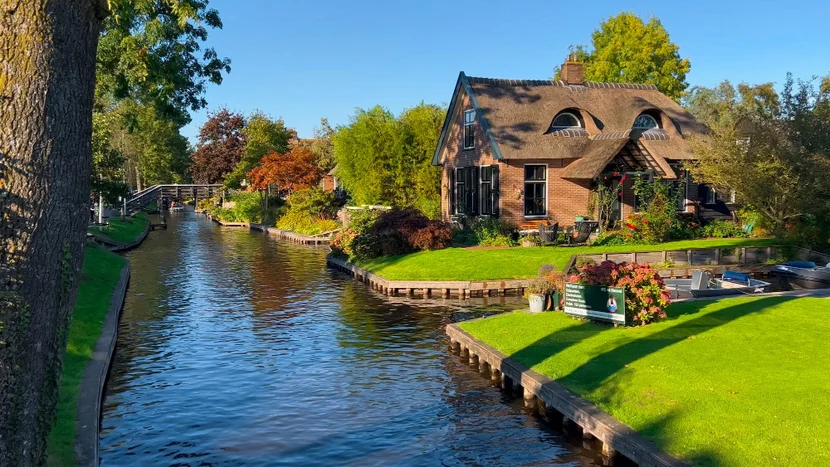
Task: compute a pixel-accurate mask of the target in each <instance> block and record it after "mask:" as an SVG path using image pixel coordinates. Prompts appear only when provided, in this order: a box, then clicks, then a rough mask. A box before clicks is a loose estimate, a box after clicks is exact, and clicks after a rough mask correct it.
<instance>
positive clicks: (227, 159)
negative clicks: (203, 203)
mask: <svg viewBox="0 0 830 467" xmlns="http://www.w3.org/2000/svg"><path fill="white" fill-rule="evenodd" d="M245 125H246V120H245V117H244V116H242V114H239V113H234V112H231V111H229V110H228V109H225V108H222V109H219V110H218V111H216V112H212V113H209V114H208V119H207V121H205V123H204V124H203V125H202V127H201V128H200V129H199V142H198V143H197V144H196V151H195V152H194V153H193V164H191V166H190V167H189V170H190V173H191V174H193V180H194V181H196V183H218V182H220V181H222V180H224V178H225V176H227V175H228V174H229V173H230V172H233V170H234V169H235V168H236V167H237V164H239V162H240V160H242V154H243V152H244V150H245V147H246V135H245V132H244V131H243V130H244V129H245Z"/></svg>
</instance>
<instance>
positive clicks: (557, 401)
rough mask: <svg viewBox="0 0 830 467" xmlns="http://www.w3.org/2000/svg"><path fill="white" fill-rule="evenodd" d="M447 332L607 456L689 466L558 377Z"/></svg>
mask: <svg viewBox="0 0 830 467" xmlns="http://www.w3.org/2000/svg"><path fill="white" fill-rule="evenodd" d="M446 333H447V335H448V336H449V338H450V349H451V350H452V352H453V353H455V354H457V355H460V356H461V358H462V359H464V360H466V361H467V362H468V363H469V365H470V366H471V367H474V368H476V369H478V370H479V372H480V373H481V374H483V375H485V376H488V375H489V377H490V379H491V380H492V381H493V382H496V383H500V384H501V386H502V388H503V389H504V390H505V391H508V392H512V391H517V392H519V391H521V394H522V396H523V398H524V403H525V407H526V408H527V409H528V410H532V411H535V412H536V413H538V414H539V415H540V416H542V417H544V418H545V419H546V420H547V421H550V422H553V423H561V424H562V427H563V428H564V429H565V430H569V429H572V428H574V427H578V428H579V429H581V430H582V435H583V437H584V438H587V439H591V438H596V439H598V440H600V441H601V442H602V454H603V455H604V456H606V457H609V458H612V459H613V457H615V456H616V455H617V454H622V455H623V456H625V457H627V458H628V459H630V460H632V461H634V462H636V463H637V465H639V466H641V467H645V466H661V467H665V466H686V465H688V464H686V463H684V462H682V461H680V460H679V459H676V458H674V457H672V456H670V455H668V454H666V453H664V452H662V451H661V450H660V449H658V448H657V446H656V445H655V444H654V443H653V442H651V441H649V440H647V439H645V438H644V437H643V436H642V435H640V434H639V433H637V432H636V431H634V430H633V429H631V428H630V427H629V426H627V425H625V424H623V423H621V422H620V421H619V420H617V419H615V418H614V417H612V416H611V415H608V414H607V413H605V412H603V411H602V410H600V409H599V408H597V407H596V406H595V405H593V404H591V403H590V402H588V401H586V400H584V399H582V398H581V397H578V396H577V395H576V394H574V393H572V392H571V391H570V390H568V389H566V388H565V387H564V386H562V385H561V384H559V383H557V382H556V381H554V380H552V379H550V378H548V377H547V376H544V375H542V374H540V373H537V372H535V371H533V370H531V369H529V368H528V367H526V366H524V365H522V364H521V363H519V362H517V361H515V360H513V359H511V358H509V357H507V356H506V355H504V354H502V353H501V352H499V351H498V350H496V349H494V348H493V347H490V346H489V345H487V344H484V343H483V342H481V341H479V340H477V339H475V338H474V337H473V336H471V335H470V334H468V333H467V332H466V331H464V330H463V329H461V328H460V327H459V326H458V324H449V325H447V327H446Z"/></svg>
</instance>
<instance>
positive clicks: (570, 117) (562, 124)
mask: <svg viewBox="0 0 830 467" xmlns="http://www.w3.org/2000/svg"><path fill="white" fill-rule="evenodd" d="M568 128H582V120H581V119H580V118H579V117H578V116H577V115H576V114H574V113H573V112H569V111H565V112H559V114H558V115H557V116H556V117H555V118H554V119H553V123H551V124H550V130H551V131H556V130H565V129H568Z"/></svg>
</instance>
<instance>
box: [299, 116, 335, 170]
mask: <svg viewBox="0 0 830 467" xmlns="http://www.w3.org/2000/svg"><path fill="white" fill-rule="evenodd" d="M334 134H335V131H334V129H333V128H332V127H331V125H330V124H329V120H328V119H327V118H321V119H320V126H318V127H314V136H313V137H312V138H311V139H306V140H303V141H301V142H300V144H302V145H303V146H305V147H307V148H308V150H309V151H311V152H312V153H313V154H314V157H315V159H317V165H318V166H319V167H320V169H321V170H322V171H323V172H328V171H330V170H331V169H333V168H334V166H335V164H337V161H336V160H335V158H334Z"/></svg>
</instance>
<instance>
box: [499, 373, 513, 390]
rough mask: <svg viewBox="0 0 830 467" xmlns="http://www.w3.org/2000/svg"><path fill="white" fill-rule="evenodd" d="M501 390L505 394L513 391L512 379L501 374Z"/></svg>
mask: <svg viewBox="0 0 830 467" xmlns="http://www.w3.org/2000/svg"><path fill="white" fill-rule="evenodd" d="M501 388H502V389H503V390H504V391H505V392H507V393H510V392H511V391H513V378H511V377H509V376H504V375H503V374H502V378H501Z"/></svg>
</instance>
